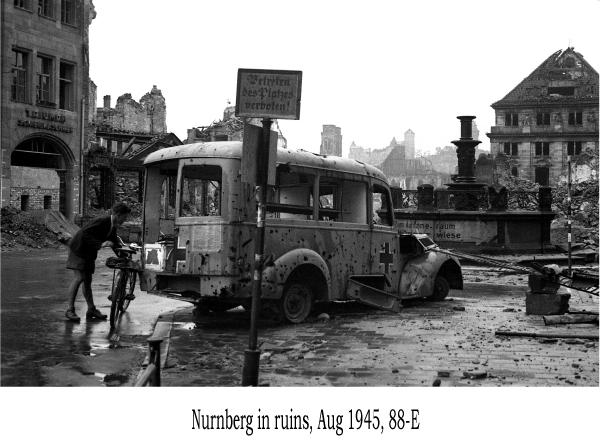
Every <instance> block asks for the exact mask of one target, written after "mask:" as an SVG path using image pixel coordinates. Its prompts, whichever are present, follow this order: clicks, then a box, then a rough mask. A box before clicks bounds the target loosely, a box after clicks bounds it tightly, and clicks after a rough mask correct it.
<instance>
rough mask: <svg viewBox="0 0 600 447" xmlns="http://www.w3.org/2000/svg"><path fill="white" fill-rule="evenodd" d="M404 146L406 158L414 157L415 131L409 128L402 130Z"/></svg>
mask: <svg viewBox="0 0 600 447" xmlns="http://www.w3.org/2000/svg"><path fill="white" fill-rule="evenodd" d="M404 147H405V148H406V158H407V159H410V160H412V159H413V158H415V133H414V132H413V131H412V130H410V129H408V130H407V131H406V132H404Z"/></svg>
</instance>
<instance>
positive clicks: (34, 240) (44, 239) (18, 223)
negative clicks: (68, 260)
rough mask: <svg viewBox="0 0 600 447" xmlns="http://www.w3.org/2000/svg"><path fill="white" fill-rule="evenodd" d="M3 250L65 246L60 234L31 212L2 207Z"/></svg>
mask: <svg viewBox="0 0 600 447" xmlns="http://www.w3.org/2000/svg"><path fill="white" fill-rule="evenodd" d="M1 219H2V225H1V235H2V238H1V239H2V241H1V246H2V251H16V250H30V249H42V248H65V247H66V246H65V245H63V244H62V243H61V242H60V241H59V240H58V238H59V235H57V234H55V233H54V232H52V231H51V230H49V229H48V228H47V227H46V225H44V224H42V223H39V222H38V221H37V220H36V219H35V218H34V217H33V216H32V215H31V214H30V213H28V212H25V211H21V210H19V209H17V208H15V207H12V206H7V207H3V208H2V217H1Z"/></svg>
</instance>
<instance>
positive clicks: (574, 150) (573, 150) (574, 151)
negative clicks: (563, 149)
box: [567, 141, 583, 155]
mask: <svg viewBox="0 0 600 447" xmlns="http://www.w3.org/2000/svg"><path fill="white" fill-rule="evenodd" d="M582 144H583V143H582V142H581V141H569V142H568V143H567V155H579V154H581V147H582Z"/></svg>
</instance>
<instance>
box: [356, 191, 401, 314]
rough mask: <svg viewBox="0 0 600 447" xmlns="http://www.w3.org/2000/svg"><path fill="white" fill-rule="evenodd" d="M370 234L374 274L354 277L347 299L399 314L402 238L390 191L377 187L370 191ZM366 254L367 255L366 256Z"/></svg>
mask: <svg viewBox="0 0 600 447" xmlns="http://www.w3.org/2000/svg"><path fill="white" fill-rule="evenodd" d="M369 198H370V200H371V202H372V204H370V205H369V208H368V209H369V212H370V215H369V217H370V219H372V222H371V225H370V231H369V234H370V236H371V245H370V247H369V248H370V250H369V254H368V257H369V259H370V266H371V269H370V274H369V275H364V276H352V277H350V279H349V281H348V287H347V290H346V295H347V297H348V298H351V299H355V300H357V301H360V302H362V303H364V304H367V305H369V306H373V307H376V308H378V309H384V310H389V311H392V312H399V311H400V308H401V307H402V306H401V305H400V296H399V294H398V288H399V285H400V270H399V269H398V260H399V251H398V248H399V247H398V235H397V232H396V231H395V230H394V226H393V225H394V221H393V214H392V213H393V210H392V207H391V200H390V199H391V197H390V194H389V190H388V189H387V188H385V187H383V186H381V185H378V184H374V185H373V186H372V188H371V189H370V194H369ZM365 254H366V253H365Z"/></svg>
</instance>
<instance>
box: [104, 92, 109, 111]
mask: <svg viewBox="0 0 600 447" xmlns="http://www.w3.org/2000/svg"><path fill="white" fill-rule="evenodd" d="M104 108H105V109H110V95H105V96H104Z"/></svg>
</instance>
